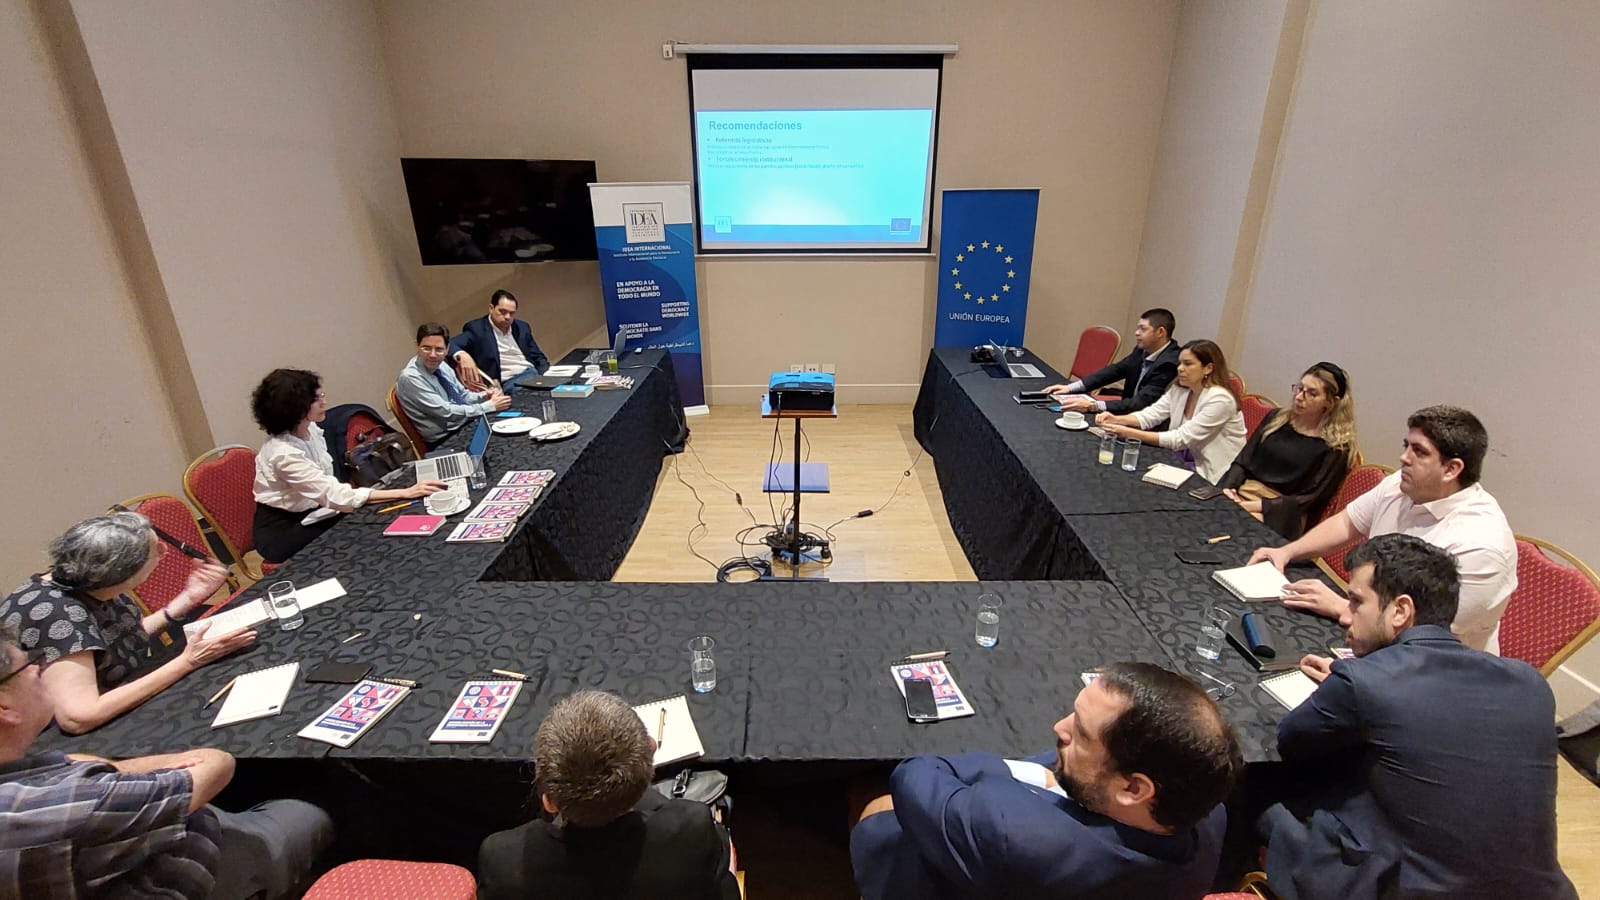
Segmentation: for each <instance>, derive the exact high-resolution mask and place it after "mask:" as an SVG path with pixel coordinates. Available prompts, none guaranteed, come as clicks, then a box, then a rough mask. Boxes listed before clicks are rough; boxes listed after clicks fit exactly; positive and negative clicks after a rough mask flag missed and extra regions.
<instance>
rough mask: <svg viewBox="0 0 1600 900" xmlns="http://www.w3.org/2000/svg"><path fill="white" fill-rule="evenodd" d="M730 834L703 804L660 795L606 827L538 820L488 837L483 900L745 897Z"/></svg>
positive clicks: (481, 854) (481, 858)
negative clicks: (731, 866) (732, 867)
mask: <svg viewBox="0 0 1600 900" xmlns="http://www.w3.org/2000/svg"><path fill="white" fill-rule="evenodd" d="M728 860H729V850H728V835H727V832H725V831H723V830H722V826H720V825H718V824H717V823H716V822H715V821H714V820H713V819H712V818H711V810H710V808H709V807H707V806H706V805H705V804H703V803H695V802H693V801H690V800H669V799H667V798H666V797H663V796H661V794H659V793H657V792H656V791H654V790H649V791H645V794H644V798H643V799H641V800H640V801H639V802H638V803H637V804H636V805H635V806H634V808H633V811H632V812H630V813H627V814H626V815H624V816H622V818H620V819H617V820H616V821H615V822H612V823H610V824H608V825H602V826H600V827H599V828H579V827H577V826H575V825H565V826H558V825H556V824H555V823H553V822H546V821H544V820H542V819H536V820H534V821H532V822H529V823H527V824H526V825H523V826H521V827H519V828H513V829H511V830H510V831H500V832H496V833H495V834H491V835H489V836H488V837H487V838H485V839H484V841H483V845H482V846H481V847H479V848H478V897H479V898H480V900H513V898H514V900H522V898H526V897H538V898H540V900H657V898H663V897H672V898H681V900H739V882H738V880H737V879H735V878H734V877H733V873H732V872H730V871H728Z"/></svg>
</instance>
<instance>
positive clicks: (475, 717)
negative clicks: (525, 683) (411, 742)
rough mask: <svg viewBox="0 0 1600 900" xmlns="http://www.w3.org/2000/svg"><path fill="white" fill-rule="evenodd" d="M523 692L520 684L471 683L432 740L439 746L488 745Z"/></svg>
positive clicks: (506, 682) (446, 715)
mask: <svg viewBox="0 0 1600 900" xmlns="http://www.w3.org/2000/svg"><path fill="white" fill-rule="evenodd" d="M520 690H522V682H520V681H469V682H467V683H466V686H465V687H463V688H462V689H461V694H460V696H458V697H456V702H455V703H452V704H450V711H449V712H447V713H445V714H444V719H442V720H441V721H440V722H439V727H438V728H435V729H434V730H433V736H432V737H430V738H428V740H430V741H432V742H434V743H436V744H486V743H488V742H489V741H491V740H494V734H495V732H497V731H499V730H500V723H501V722H504V721H505V719H506V713H508V712H510V711H511V704H512V703H514V702H515V701H516V699H517V692H518V691H520Z"/></svg>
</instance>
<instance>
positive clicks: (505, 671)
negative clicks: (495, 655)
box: [489, 669, 533, 681]
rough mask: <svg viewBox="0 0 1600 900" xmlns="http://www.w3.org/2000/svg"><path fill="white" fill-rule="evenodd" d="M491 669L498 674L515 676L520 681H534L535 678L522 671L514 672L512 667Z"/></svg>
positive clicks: (508, 676) (509, 676)
mask: <svg viewBox="0 0 1600 900" xmlns="http://www.w3.org/2000/svg"><path fill="white" fill-rule="evenodd" d="M489 671H491V672H493V673H494V674H496V675H504V676H505V677H507V678H515V679H516V680H518V681H532V680H533V679H531V678H529V677H528V676H526V675H524V674H522V673H521V672H513V671H511V670H510V669H490V670H489Z"/></svg>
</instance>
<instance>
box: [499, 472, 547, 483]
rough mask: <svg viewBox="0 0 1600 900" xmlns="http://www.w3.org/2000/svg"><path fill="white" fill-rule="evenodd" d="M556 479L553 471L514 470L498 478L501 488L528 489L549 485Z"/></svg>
mask: <svg viewBox="0 0 1600 900" xmlns="http://www.w3.org/2000/svg"><path fill="white" fill-rule="evenodd" d="M554 477H556V470H555V469H516V470H513V471H510V472H507V473H506V474H505V475H503V476H501V478H500V486H501V487H529V486H536V485H543V484H549V483H550V479H552V478H554Z"/></svg>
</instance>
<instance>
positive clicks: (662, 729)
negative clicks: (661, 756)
mask: <svg viewBox="0 0 1600 900" xmlns="http://www.w3.org/2000/svg"><path fill="white" fill-rule="evenodd" d="M634 734H638V732H637V731H636V732H634ZM666 736H667V708H666V707H665V706H663V707H661V721H659V722H657V723H656V746H657V747H659V746H661V739H662V738H664V737H666Z"/></svg>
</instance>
